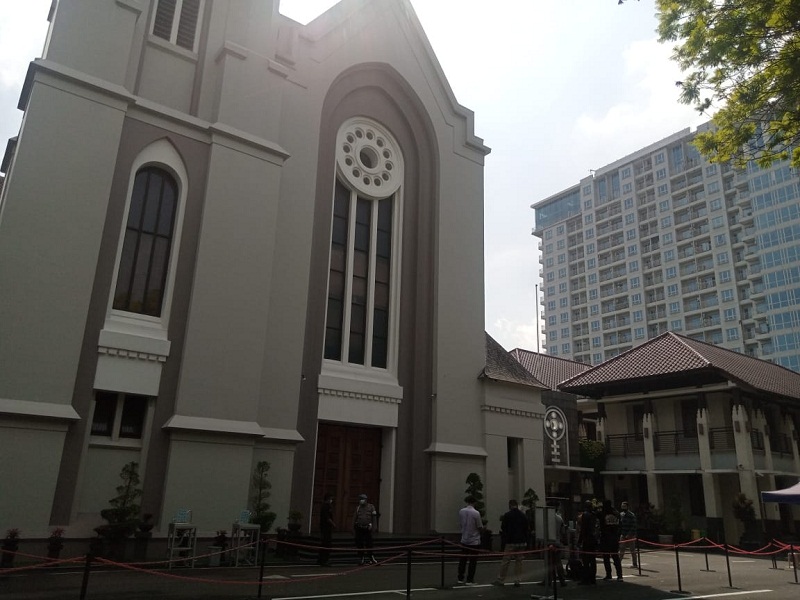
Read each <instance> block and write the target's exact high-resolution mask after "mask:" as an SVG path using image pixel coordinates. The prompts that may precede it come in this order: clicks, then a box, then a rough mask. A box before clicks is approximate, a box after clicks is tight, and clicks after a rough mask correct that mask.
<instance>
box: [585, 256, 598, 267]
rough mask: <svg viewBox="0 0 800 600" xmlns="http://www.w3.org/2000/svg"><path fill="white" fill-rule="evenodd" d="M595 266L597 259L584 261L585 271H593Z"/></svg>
mask: <svg viewBox="0 0 800 600" xmlns="http://www.w3.org/2000/svg"><path fill="white" fill-rule="evenodd" d="M596 266H597V259H594V258H590V259H589V260H587V261H586V268H587V269H594V268H595V267H596Z"/></svg>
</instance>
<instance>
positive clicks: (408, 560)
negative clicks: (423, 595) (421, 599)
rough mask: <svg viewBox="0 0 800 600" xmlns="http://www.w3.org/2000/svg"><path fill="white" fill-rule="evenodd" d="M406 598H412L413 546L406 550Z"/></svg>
mask: <svg viewBox="0 0 800 600" xmlns="http://www.w3.org/2000/svg"><path fill="white" fill-rule="evenodd" d="M406 598H411V548H409V549H408V550H406Z"/></svg>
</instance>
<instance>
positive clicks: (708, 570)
mask: <svg viewBox="0 0 800 600" xmlns="http://www.w3.org/2000/svg"><path fill="white" fill-rule="evenodd" d="M706 540H708V538H706ZM703 554H705V555H706V568H705V569H701V571H706V572H707V573H715V571H712V570H711V569H709V568H708V546H706V549H705V550H704V551H703Z"/></svg>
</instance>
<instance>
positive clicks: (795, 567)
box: [789, 544, 798, 583]
mask: <svg viewBox="0 0 800 600" xmlns="http://www.w3.org/2000/svg"><path fill="white" fill-rule="evenodd" d="M789 552H790V553H791V554H789V556H791V557H792V568H793V569H794V582H795V583H797V558H798V557H797V554H796V553H795V551H794V544H789Z"/></svg>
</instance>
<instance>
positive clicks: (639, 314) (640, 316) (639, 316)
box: [633, 310, 644, 323]
mask: <svg viewBox="0 0 800 600" xmlns="http://www.w3.org/2000/svg"><path fill="white" fill-rule="evenodd" d="M633 320H634V322H637V323H638V322H639V321H643V320H644V311H641V310H635V311H633Z"/></svg>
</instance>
